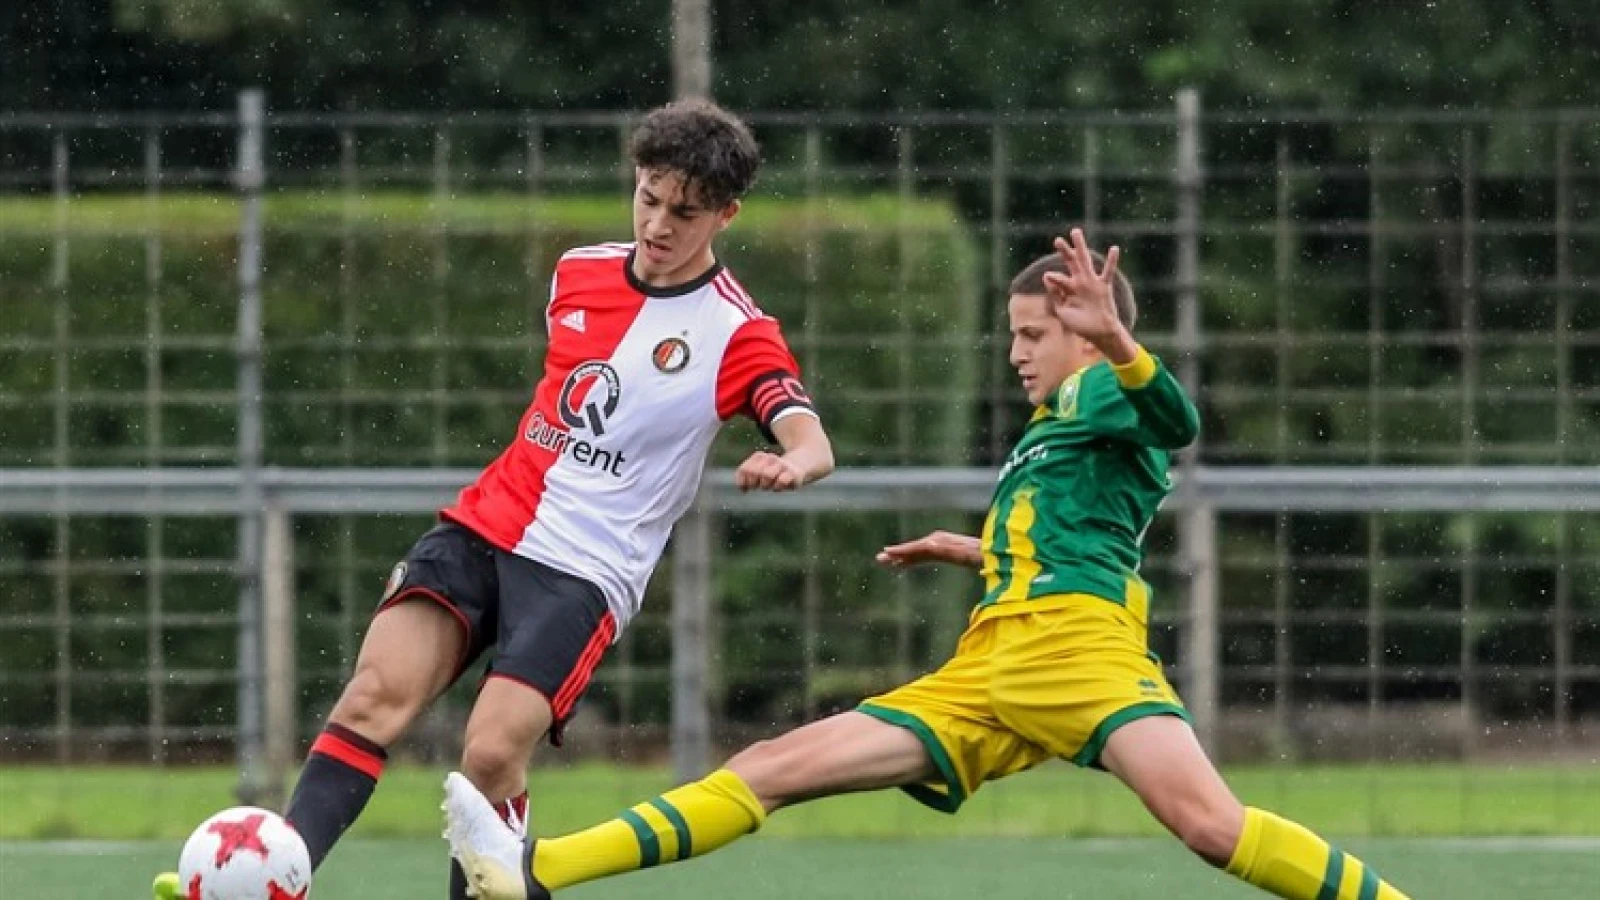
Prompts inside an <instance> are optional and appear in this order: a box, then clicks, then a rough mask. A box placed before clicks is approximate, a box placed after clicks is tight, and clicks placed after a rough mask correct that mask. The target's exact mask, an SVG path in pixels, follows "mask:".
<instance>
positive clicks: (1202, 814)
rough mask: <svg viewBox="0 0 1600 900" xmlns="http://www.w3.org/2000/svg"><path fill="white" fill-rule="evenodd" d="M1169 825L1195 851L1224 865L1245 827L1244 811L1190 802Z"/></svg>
mask: <svg viewBox="0 0 1600 900" xmlns="http://www.w3.org/2000/svg"><path fill="white" fill-rule="evenodd" d="M1171 819H1172V820H1171V821H1170V822H1169V823H1168V826H1169V827H1170V828H1171V829H1172V832H1173V834H1175V835H1177V837H1178V839H1179V840H1181V841H1183V845H1184V846H1185V847H1188V848H1189V849H1190V850H1191V851H1193V852H1194V854H1195V855H1196V856H1198V857H1200V858H1201V859H1203V860H1205V861H1206V862H1208V863H1210V864H1212V865H1213V866H1218V867H1221V866H1225V865H1227V864H1228V860H1229V859H1232V858H1233V851H1234V848H1235V847H1237V846H1238V845H1239V836H1240V834H1241V833H1242V832H1243V829H1244V820H1243V811H1242V810H1239V811H1237V814H1235V810H1233V809H1230V808H1227V807H1224V806H1215V805H1207V804H1204V803H1190V804H1185V805H1184V806H1183V807H1181V808H1180V809H1179V810H1178V811H1177V812H1176V814H1175V815H1173V816H1172V817H1171Z"/></svg>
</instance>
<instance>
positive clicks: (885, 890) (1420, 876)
mask: <svg viewBox="0 0 1600 900" xmlns="http://www.w3.org/2000/svg"><path fill="white" fill-rule="evenodd" d="M1342 846H1344V847H1345V849H1348V850H1349V851H1351V852H1353V853H1356V854H1357V855H1359V856H1361V857H1363V858H1364V859H1366V860H1367V861H1369V862H1371V863H1372V865H1373V866H1374V867H1376V868H1377V870H1378V871H1379V872H1380V873H1381V874H1382V875H1384V877H1386V878H1388V879H1390V880H1391V881H1392V882H1394V883H1395V884H1396V886H1398V887H1400V888H1401V889H1403V890H1406V891H1408V892H1409V893H1410V894H1411V896H1412V897H1414V898H1416V900H1426V898H1449V900H1479V898H1483V900H1488V898H1503V897H1515V898H1517V900H1567V898H1570V897H1585V896H1593V890H1594V886H1595V885H1596V884H1600V840H1597V839H1594V838H1516V839H1509V838H1469V839H1455V838H1452V839H1421V840H1414V839H1381V838H1378V839H1363V840H1352V841H1348V842H1344V843H1343V844H1342ZM177 851H178V845H177V843H176V842H137V843H102V842H46V843H5V844H0V897H6V898H11V897H17V898H22V897H34V896H41V895H43V896H49V897H51V898H57V900H112V898H133V900H144V898H146V897H148V896H149V894H148V890H149V881H150V879H151V877H152V876H153V875H154V874H155V873H156V872H157V871H159V870H160V869H161V868H163V867H169V868H170V867H171V865H172V863H173V861H174V860H175V859H176V857H177ZM444 852H445V849H444V843H443V841H440V840H437V839H436V840H411V839H406V840H401V839H395V840H371V839H362V840H352V841H348V842H346V843H345V844H344V845H342V846H341V847H339V848H338V850H336V851H335V853H334V855H333V856H332V857H330V858H329V861H328V863H327V865H326V866H324V867H323V870H322V872H320V873H319V874H318V876H317V880H316V883H315V884H314V886H313V888H312V897H313V900H360V898H381V900H443V898H444V896H445V885H444V865H445V863H444V859H445V857H444ZM862 896H871V897H874V898H879V900H899V898H917V900H944V898H950V900H955V898H962V900H966V898H973V897H984V898H992V900H1003V898H1012V897H1016V898H1024V897H1052V898H1060V900H1077V898H1081V900H1147V898H1151V897H1165V898H1171V900H1226V898H1240V900H1246V898H1250V897H1262V896H1265V895H1264V894H1261V893H1259V892H1257V891H1255V890H1254V889H1253V888H1250V887H1247V886H1245V885H1241V884H1238V883H1236V882H1233V881H1232V879H1229V878H1227V877H1225V876H1222V875H1220V874H1218V873H1217V872H1214V871H1212V870H1211V869H1209V868H1207V867H1206V866H1205V865H1203V864H1201V863H1200V862H1198V861H1196V860H1195V859H1193V858H1191V857H1190V856H1188V855H1187V854H1186V853H1185V852H1184V851H1183V850H1182V849H1181V848H1179V847H1178V846H1177V844H1176V843H1174V842H1172V841H1169V840H1160V839H1151V838H1127V839H1084V840H1073V839H1066V838H1063V839H1050V838H928V839H920V840H868V839H860V840H853V841H845V840H805V839H802V840H794V839H782V838H769V837H756V838H753V839H748V840H746V841H743V842H742V843H740V844H737V845H735V846H733V847H730V848H728V849H727V850H725V851H723V852H721V853H717V854H714V855H712V856H709V857H705V858H703V859H698V860H694V861H692V862H689V863H685V864H679V865H674V866H667V867H664V868H661V869H657V870H654V871H651V872H647V873H639V874H633V875H627V876H624V877H621V878H616V879H612V880H610V881H606V882H600V883H595V884H589V885H584V886H581V887H578V888H574V889H572V890H570V891H566V892H563V893H562V894H561V897H563V898H571V900H679V898H682V900H702V898H712V897H717V898H748V900H826V898H834V897H837V898H855V897H862Z"/></svg>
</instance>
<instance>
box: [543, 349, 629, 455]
mask: <svg viewBox="0 0 1600 900" xmlns="http://www.w3.org/2000/svg"><path fill="white" fill-rule="evenodd" d="M621 397H622V379H621V378H620V377H618V375H617V370H616V369H613V368H611V366H610V365H609V364H607V363H604V362H601V361H599V360H591V361H590V362H586V363H584V364H583V365H581V366H578V367H577V368H575V369H573V370H572V374H570V375H568V376H567V380H566V381H565V382H564V383H563V384H562V385H561V399H560V400H559V401H558V402H557V403H556V407H557V409H558V410H559V412H560V413H561V421H563V422H565V423H567V427H569V428H584V429H588V430H589V432H590V433H591V434H594V435H595V436H596V437H598V436H600V435H602V434H605V433H606V419H608V418H610V417H611V414H612V413H614V412H616V411H617V401H618V400H619V399H620V398H621Z"/></svg>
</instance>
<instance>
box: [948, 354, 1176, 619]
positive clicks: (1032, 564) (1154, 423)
mask: <svg viewBox="0 0 1600 900" xmlns="http://www.w3.org/2000/svg"><path fill="white" fill-rule="evenodd" d="M1199 428H1200V415H1199V413H1198V412H1197V411H1196V410H1195V407H1194V404H1193V403H1191V402H1190V401H1189V398H1188V397H1187V396H1186V395H1185V394H1184V392H1183V388H1182V387H1181V386H1179V384H1178V381H1177V379H1176V378H1174V377H1172V373H1171V372H1169V371H1167V368H1166V367H1165V366H1163V365H1162V364H1161V363H1160V361H1158V360H1157V359H1156V358H1155V357H1153V356H1151V355H1150V354H1148V353H1146V352H1144V351H1143V350H1141V351H1140V353H1139V356H1138V358H1136V359H1135V360H1134V361H1133V362H1130V363H1128V364H1127V365H1123V366H1112V365H1111V364H1109V363H1107V362H1101V363H1097V364H1095V365H1092V366H1089V367H1088V368H1085V369H1083V370H1081V371H1079V372H1078V373H1076V374H1074V375H1073V376H1072V377H1070V378H1068V379H1067V380H1066V381H1065V382H1063V383H1062V385H1061V387H1059V388H1057V389H1056V391H1055V393H1054V394H1052V395H1051V397H1050V398H1049V399H1048V400H1047V401H1046V402H1045V403H1044V404H1043V405H1041V406H1039V407H1038V408H1037V409H1035V410H1034V414H1033V418H1032V419H1031V420H1029V422H1028V426H1027V428H1026V429H1025V430H1024V431H1023V434H1022V439H1021V440H1019V441H1018V442H1017V445H1016V447H1014V448H1013V449H1012V451H1011V454H1010V456H1009V457H1008V458H1007V459H1006V463H1005V465H1004V466H1003V467H1002V468H1001V470H1000V479H999V483H998V485H997V486H996V487H995V492H994V500H993V501H992V502H991V503H990V505H989V515H988V517H987V519H986V520H985V521H984V524H983V535H982V538H981V539H982V542H983V579H984V595H983V600H982V601H981V602H980V603H979V604H978V608H977V609H976V610H974V612H973V616H974V619H977V618H979V617H984V618H986V617H989V616H995V615H1005V614H1009V613H1013V612H1035V611H1039V610H1042V609H1045V608H1049V607H1051V606H1054V605H1058V604H1059V603H1060V602H1061V599H1062V595H1067V594H1092V595H1094V596H1097V597H1103V598H1105V599H1107V600H1110V601H1112V602H1115V603H1120V604H1123V605H1125V606H1127V607H1128V609H1129V611H1130V612H1133V613H1134V614H1135V615H1136V616H1137V617H1138V618H1139V620H1140V621H1147V620H1148V610H1149V603H1150V591H1149V587H1148V586H1147V585H1146V584H1145V582H1144V579H1143V578H1141V577H1140V576H1139V563H1140V560H1141V557H1142V553H1143V551H1142V548H1141V543H1142V541H1143V539H1144V532H1145V529H1146V528H1148V527H1149V526H1150V521H1151V519H1153V518H1155V514H1156V510H1157V509H1158V508H1159V507H1160V506H1161V502H1162V501H1163V500H1164V499H1166V496H1167V494H1168V493H1169V492H1170V491H1171V489H1172V481H1171V479H1170V478H1169V477H1168V474H1167V464H1168V454H1169V452H1170V451H1173V450H1177V449H1179V448H1182V447H1184V446H1187V445H1188V444H1189V443H1190V442H1191V441H1193V440H1194V438H1195V436H1196V435H1197V434H1198V433H1199Z"/></svg>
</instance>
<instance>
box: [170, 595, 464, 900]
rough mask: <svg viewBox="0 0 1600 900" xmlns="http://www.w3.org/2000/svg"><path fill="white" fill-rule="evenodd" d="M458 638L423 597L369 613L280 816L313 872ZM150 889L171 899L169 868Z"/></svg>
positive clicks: (173, 885) (435, 690)
mask: <svg viewBox="0 0 1600 900" xmlns="http://www.w3.org/2000/svg"><path fill="white" fill-rule="evenodd" d="M466 641H467V636H466V633H465V632H464V631H463V629H462V628H461V625H460V623H459V622H458V621H457V620H456V618H455V617H454V616H452V615H451V614H450V613H449V612H447V611H446V610H445V609H444V608H443V607H441V606H439V605H438V604H436V603H434V602H432V601H431V600H427V599H422V598H418V599H411V600H404V601H401V602H399V603H396V604H395V605H393V606H391V607H389V608H387V609H385V610H383V611H382V612H380V613H379V614H378V615H377V616H376V617H375V618H373V620H372V625H371V626H370V627H369V628H368V629H367V634H366V637H365V638H364V639H363V640H362V642H361V652H360V654H359V655H358V656H357V658H356V670H355V674H353V675H352V676H351V678H350V682H349V683H348V684H346V685H345V689H344V693H342V694H341V695H340V697H339V702H338V703H337V704H335V706H334V708H333V712H332V713H331V714H330V715H329V716H328V725H327V727H326V728H325V729H324V730H323V732H322V734H321V735H320V736H318V738H317V740H316V742H315V743H314V744H312V747H311V753H310V754H309V755H308V756H307V758H306V762H305V765H304V767H302V768H301V770H300V777H299V780H298V781H297V782H296V783H295V789H294V794H293V796H291V797H290V799H289V807H288V810H287V811H286V812H285V815H284V817H285V818H286V819H288V820H289V822H290V823H291V824H293V825H294V826H295V829H296V830H297V831H299V832H300V836H301V838H302V839H303V840H304V841H305V842H306V851H307V852H308V853H309V854H310V856H311V866H312V868H313V869H315V868H316V867H317V866H319V865H321V864H322V860H323V858H324V857H326V856H327V855H328V851H329V850H331V849H333V845H334V843H335V842H337V841H338V839H339V837H340V835H342V834H344V832H345V829H347V828H349V827H350V825H351V824H352V823H354V822H355V820H356V818H357V817H358V816H359V815H360V814H361V810H362V809H363V808H365V807H366V804H367V800H368V799H369V798H370V797H371V796H372V791H373V788H375V787H376V786H377V782H378V776H379V775H380V774H381V773H382V771H383V765H384V761H385V758H386V756H387V752H386V751H385V749H384V748H386V747H388V746H389V745H390V744H392V743H394V741H395V740H396V739H398V738H399V737H400V735H401V734H402V733H404V732H405V730H406V728H407V727H408V726H409V725H410V724H411V722H412V721H413V720H414V719H416V717H417V714H418V713H420V712H421V711H422V710H423V709H424V708H425V707H426V706H427V705H428V704H429V703H430V702H431V701H432V700H433V699H434V698H435V697H437V696H438V695H439V694H440V693H442V692H443V691H444V689H445V688H447V687H449V686H450V682H451V680H452V679H453V678H454V677H455V674H456V667H457V665H458V664H459V663H460V659H461V654H462V651H463V650H464V649H465V648H466ZM152 891H153V894H154V896H155V900H177V898H178V897H179V896H181V891H180V886H179V885H178V875H177V873H176V872H163V873H161V874H160V875H158V876H156V879H155V882H154V884H153V885H152Z"/></svg>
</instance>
